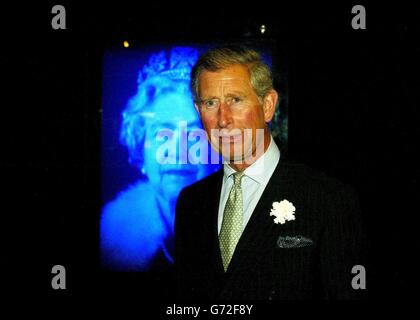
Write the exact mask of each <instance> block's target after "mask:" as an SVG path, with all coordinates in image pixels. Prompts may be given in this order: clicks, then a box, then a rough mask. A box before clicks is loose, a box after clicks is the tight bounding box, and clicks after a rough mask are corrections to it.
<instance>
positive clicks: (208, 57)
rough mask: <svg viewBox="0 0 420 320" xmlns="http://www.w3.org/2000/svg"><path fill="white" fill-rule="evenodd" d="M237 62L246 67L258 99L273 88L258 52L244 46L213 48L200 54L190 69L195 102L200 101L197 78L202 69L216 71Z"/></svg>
mask: <svg viewBox="0 0 420 320" xmlns="http://www.w3.org/2000/svg"><path fill="white" fill-rule="evenodd" d="M235 64H239V65H243V66H245V67H247V68H248V70H249V73H250V80H251V85H252V87H253V89H254V91H255V93H256V95H257V96H258V98H259V99H260V100H262V99H263V98H264V97H265V95H266V94H267V93H268V92H269V91H270V90H271V89H273V78H272V75H271V71H270V68H269V67H268V66H267V64H265V63H264V62H263V61H262V59H261V56H260V54H259V53H258V52H257V51H255V50H253V49H250V48H247V47H244V46H228V47H219V48H213V49H210V50H209V51H207V52H206V53H204V54H203V55H201V56H200V58H199V59H198V61H197V63H196V64H195V66H194V67H193V69H192V71H191V88H192V92H193V95H194V100H195V101H196V102H199V101H200V96H199V89H200V88H199V78H200V76H201V74H202V73H203V71H212V72H215V71H218V70H222V69H225V68H227V67H229V66H232V65H235Z"/></svg>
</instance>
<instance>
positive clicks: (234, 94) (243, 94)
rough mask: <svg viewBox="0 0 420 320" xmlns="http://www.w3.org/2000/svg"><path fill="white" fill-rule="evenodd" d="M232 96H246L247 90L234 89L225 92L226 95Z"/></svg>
mask: <svg viewBox="0 0 420 320" xmlns="http://www.w3.org/2000/svg"><path fill="white" fill-rule="evenodd" d="M232 96H246V94H245V92H242V91H232V92H229V93H227V94H225V97H232Z"/></svg>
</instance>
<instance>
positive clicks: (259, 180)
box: [217, 137, 280, 233]
mask: <svg viewBox="0 0 420 320" xmlns="http://www.w3.org/2000/svg"><path fill="white" fill-rule="evenodd" d="M279 160H280V150H279V148H278V147H277V145H276V143H275V142H274V140H273V137H271V140H270V145H269V146H268V149H267V150H266V152H265V153H264V154H263V155H262V156H261V157H260V158H258V159H257V161H255V162H254V163H253V164H252V165H250V166H249V167H248V168H246V169H245V171H244V173H245V175H244V176H243V177H242V180H241V186H242V199H243V222H242V226H243V229H245V227H246V225H247V223H248V221H249V219H250V218H251V215H252V213H253V212H254V209H255V207H256V206H257V203H258V201H259V200H260V198H261V195H262V194H263V191H264V189H265V187H266V186H267V184H268V181H269V180H270V178H271V176H272V174H273V172H274V170H275V169H276V166H277V164H278V162H279ZM223 171H224V174H223V184H222V190H221V193H220V204H219V215H218V221H217V228H218V229H217V230H218V233H220V228H221V227H222V221H223V212H224V208H225V205H226V202H227V199H228V197H229V193H230V190H231V189H232V186H233V176H232V175H233V174H234V173H235V172H236V171H235V170H234V169H233V168H232V167H230V166H229V165H228V164H224V165H223ZM242 231H243V230H242Z"/></svg>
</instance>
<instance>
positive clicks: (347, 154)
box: [0, 3, 420, 312]
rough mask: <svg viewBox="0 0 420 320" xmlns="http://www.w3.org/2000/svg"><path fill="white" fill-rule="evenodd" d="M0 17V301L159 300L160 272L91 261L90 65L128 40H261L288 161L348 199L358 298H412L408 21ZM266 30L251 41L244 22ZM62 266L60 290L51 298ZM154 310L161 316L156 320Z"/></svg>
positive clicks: (412, 70)
mask: <svg viewBox="0 0 420 320" xmlns="http://www.w3.org/2000/svg"><path fill="white" fill-rule="evenodd" d="M54 4H55V3H50V4H48V3H47V4H32V5H30V6H28V5H23V4H22V5H21V6H16V7H13V8H9V7H5V6H2V9H1V13H2V19H1V29H0V30H1V39H0V41H1V42H2V45H1V46H2V48H1V51H0V64H1V73H2V78H3V81H4V84H3V86H2V87H3V90H2V91H3V92H2V106H1V113H2V116H1V119H2V121H1V122H2V125H1V131H2V132H1V140H2V144H1V160H0V161H1V162H0V165H1V186H2V190H1V208H2V209H1V226H2V228H1V229H2V232H1V233H0V237H1V242H0V243H1V244H0V245H1V274H0V277H1V283H2V285H1V288H2V289H1V290H5V291H6V292H12V291H17V292H19V293H31V295H32V296H34V297H36V296H38V295H46V296H48V297H50V298H53V299H55V298H56V297H57V296H58V297H70V296H71V297H74V296H79V295H85V294H88V295H90V294H92V295H93V296H97V295H100V294H102V293H105V295H106V296H110V297H113V296H114V295H117V293H118V295H120V294H124V293H129V295H130V296H131V297H133V296H135V297H139V299H141V300H144V299H148V298H150V299H151V300H153V299H160V298H161V297H163V298H166V299H167V301H169V302H170V301H171V298H170V282H168V279H167V277H169V275H162V274H153V275H142V274H105V273H103V272H102V271H101V270H100V268H99V264H98V256H99V252H98V248H97V246H98V218H99V212H100V180H99V178H100V128H101V112H100V111H101V110H100V109H101V57H102V56H101V55H102V50H103V48H105V47H106V46H110V45H116V46H118V45H121V42H122V40H125V39H128V40H129V41H132V42H133V43H137V45H141V43H142V42H144V43H153V42H157V41H177V42H179V41H212V40H214V39H216V40H218V41H220V40H223V41H225V40H226V41H228V40H229V39H235V41H237V40H238V39H239V40H240V39H244V41H251V42H252V41H253V40H255V41H258V40H260V39H262V38H264V39H268V40H269V39H272V40H274V41H275V43H276V45H277V46H278V50H279V52H283V56H282V59H283V61H285V63H287V65H288V72H289V84H288V85H289V88H288V89H289V104H288V105H289V143H288V157H289V158H291V159H294V160H297V161H300V162H303V163H305V164H307V165H309V166H312V167H314V168H317V169H320V170H322V171H325V172H327V173H328V174H330V175H332V176H334V177H337V178H339V179H341V180H342V181H344V182H346V183H350V184H352V185H354V186H355V187H356V189H357V190H358V193H359V196H360V200H361V204H362V208H363V214H364V219H365V222H366V225H367V230H368V239H369V244H368V249H369V257H370V264H369V265H368V266H367V287H368V297H369V300H370V301H381V300H384V299H386V300H390V301H392V300H393V301H404V300H405V299H407V298H410V297H412V296H411V293H410V289H411V288H412V287H415V285H414V278H415V272H413V271H415V266H414V264H415V263H414V258H415V257H416V254H417V251H418V250H417V244H416V240H417V227H416V223H415V221H416V216H417V214H418V212H419V209H418V202H417V199H418V193H417V191H418V173H419V170H418V167H417V164H418V157H417V155H416V149H417V145H418V143H417V136H418V134H417V131H418V129H417V127H418V126H417V124H418V121H419V112H418V105H419V80H418V74H419V71H420V70H419V58H420V44H419V39H420V34H419V32H420V26H419V18H420V14H419V11H418V10H417V9H415V8H414V7H409V6H407V5H403V4H396V5H394V6H393V7H388V6H385V5H383V6H381V5H377V6H373V5H366V11H367V29H366V30H353V29H352V28H351V19H352V14H351V7H352V6H351V5H349V6H344V5H343V6H338V5H336V6H326V5H324V6H321V5H319V4H317V5H313V6H311V7H308V6H304V5H302V6H301V7H300V8H292V7H290V6H286V5H279V6H278V7H276V8H275V9H274V8H269V7H267V6H264V7H263V8H251V7H249V6H248V5H246V6H245V5H242V6H241V9H239V8H238V7H236V8H235V6H233V5H232V6H229V7H227V6H219V5H214V7H213V6H212V5H206V6H203V7H202V8H198V7H197V8H194V7H192V8H191V7H189V6H187V5H185V6H178V7H170V8H169V7H168V6H166V5H163V4H159V5H156V6H155V7H150V6H147V7H146V6H144V5H141V4H138V5H137V6H125V5H122V4H112V5H105V4H101V5H97V6H90V7H87V6H86V5H81V4H80V5H75V4H65V3H62V4H63V5H64V6H65V8H66V13H67V29H66V30H53V29H52V28H51V19H52V16H53V15H52V14H51V8H52V6H53V5H54ZM261 24H265V25H266V27H267V32H266V33H265V34H264V35H261V34H260V32H259V26H260V25H261ZM56 264H62V265H64V266H65V267H66V271H67V290H64V291H62V292H60V291H55V290H52V289H51V278H52V274H51V268H52V266H53V265H56ZM159 312H161V311H159Z"/></svg>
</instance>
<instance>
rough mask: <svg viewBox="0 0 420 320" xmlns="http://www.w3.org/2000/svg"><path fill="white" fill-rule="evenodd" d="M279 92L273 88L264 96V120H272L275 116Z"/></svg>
mask: <svg viewBox="0 0 420 320" xmlns="http://www.w3.org/2000/svg"><path fill="white" fill-rule="evenodd" d="M278 98H279V94H278V93H277V91H276V90H274V89H271V90H270V91H269V92H268V93H267V94H266V95H265V97H264V101H263V111H264V120H265V122H266V123H268V122H270V121H271V119H273V117H274V112H275V111H276V106H277V100H278Z"/></svg>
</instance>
